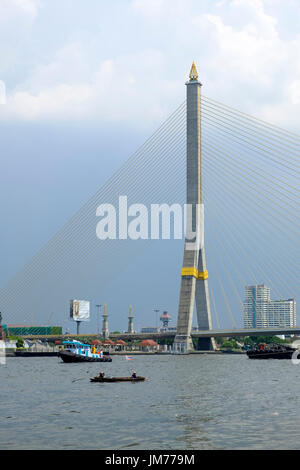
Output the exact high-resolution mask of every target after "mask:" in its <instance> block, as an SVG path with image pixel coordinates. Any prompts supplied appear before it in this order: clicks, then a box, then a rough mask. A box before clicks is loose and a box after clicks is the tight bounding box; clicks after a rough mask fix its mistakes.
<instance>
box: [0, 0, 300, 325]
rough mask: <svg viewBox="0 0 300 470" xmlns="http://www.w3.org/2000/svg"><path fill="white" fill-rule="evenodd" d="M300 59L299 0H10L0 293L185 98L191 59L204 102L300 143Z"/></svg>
mask: <svg viewBox="0 0 300 470" xmlns="http://www.w3.org/2000/svg"><path fill="white" fill-rule="evenodd" d="M299 51H300V1H299V0H216V1H215V0H151V2H150V1H148V0H131V1H130V0H128V1H127V0H114V1H113V2H106V1H102V0H88V1H86V2H83V1H81V0H64V1H63V2H62V1H61V0H0V57H1V63H0V80H1V81H2V86H1V87H0V91H1V90H2V93H1V96H0V103H2V104H0V126H1V130H2V132H1V134H2V137H1V141H0V159H1V174H0V197H1V201H3V203H2V204H1V208H0V217H1V221H2V223H1V233H0V241H1V243H0V255H1V259H2V263H1V264H2V269H1V271H0V285H1V286H4V285H5V284H6V282H7V281H8V280H9V279H10V278H11V277H12V276H13V275H14V274H15V273H16V272H18V271H19V270H20V269H21V268H22V266H23V265H24V264H25V263H26V262H27V261H28V260H30V258H31V257H32V256H33V255H34V254H35V253H36V251H37V250H39V249H40V248H41V247H42V246H43V245H44V244H45V243H46V242H47V241H48V240H49V239H50V238H51V236H52V235H53V234H54V233H56V231H57V230H59V228H60V227H61V226H62V225H63V224H64V223H65V222H66V221H67V220H68V219H69V218H70V217H71V216H72V215H73V213H74V212H76V210H77V209H78V208H79V207H80V206H81V205H83V204H84V203H85V201H86V200H87V199H88V198H89V197H90V196H91V195H92V194H93V193H94V192H95V191H96V190H97V189H98V188H99V187H100V186H101V185H102V184H103V183H105V181H106V180H107V178H109V177H110V176H111V174H113V173H114V171H116V170H117V169H118V168H119V166H120V165H121V164H122V163H124V162H125V161H126V159H127V158H128V156H129V155H130V154H132V153H133V152H134V151H135V150H136V148H138V147H139V146H140V145H141V144H142V143H143V142H144V140H145V139H146V138H147V137H148V136H149V135H151V134H152V133H153V131H154V130H155V129H156V128H157V127H159V125H160V123H161V122H162V121H163V120H165V119H166V118H167V117H168V115H169V114H170V113H171V112H173V111H174V110H175V109H176V108H177V106H178V105H179V104H180V103H182V102H183V100H184V99H185V87H184V83H185V81H186V80H187V78H188V73H189V69H190V66H191V63H192V61H193V60H195V62H196V65H197V68H198V72H199V78H200V80H201V82H202V84H203V88H202V91H203V93H204V94H205V95H206V96H209V97H211V98H214V99H216V100H220V101H221V102H224V103H227V104H229V105H231V106H234V107H237V108H238V109H240V110H242V111H244V112H247V113H250V114H252V115H254V116H257V117H259V118H260V119H264V120H266V121H270V122H272V123H274V124H276V125H278V126H281V127H284V128H287V129H289V130H291V131H294V132H297V133H300V124H299V110H300V62H299ZM4 87H5V90H6V97H5V99H3V88H4ZM176 250H177V248H176ZM177 251H178V250H177ZM150 258H151V256H150ZM181 258H182V253H181V252H180V255H178V260H179V264H180V263H181ZM172 259H173V260H175V261H174V265H175V264H176V263H177V258H174V257H173V258H172ZM144 262H146V260H144ZM147 262H149V258H148V259H147ZM175 262H176V263H175ZM149 282H150V280H149ZM171 292H173V291H172V290H170V291H168V296H169V297H170V296H171ZM105 295H106V297H109V296H112V295H113V294H112V291H111V292H109V291H107V292H106V293H105ZM132 295H133V294H132ZM99 297H102V293H101V290H100V293H99ZM128 297H129V296H128ZM150 297H151V298H150ZM162 297H163V293H162V294H161V298H160V305H161V307H160V308H161V309H167V310H169V309H170V310H172V314H173V316H174V317H175V316H176V312H175V310H176V302H177V298H176V299H175V300H173V299H172V301H171V300H170V299H169V297H167V298H166V301H165V303H164V305H163V301H162ZM145 298H146V297H145ZM108 300H109V299H108ZM93 302H94V303H96V302H97V303H100V304H103V303H104V301H103V300H101V298H100V300H99V299H96V298H95V299H93ZM151 302H152V304H154V303H155V301H154V300H152V295H151V296H150V295H149V298H147V300H146V301H145V303H144V304H143V312H142V313H141V315H140V319H139V321H140V323H141V325H142V324H143V323H144V324H145V323H146V324H149V323H151V321H150V319H151V317H150V316H149V315H150V313H149V312H150V311H151V312H153V309H154V308H155V306H154V307H153V305H151ZM129 303H134V302H133V301H132V299H130V298H128V299H127V298H126V299H124V297H123V299H121V297H120V299H119V303H118V302H117V301H115V306H114V308H115V311H118V312H121V311H122V312H124V311H125V314H124V318H125V320H126V316H127V310H128V309H129V306H127V304H129ZM139 305H142V301H141V300H140V301H139ZM140 308H141V307H140ZM0 309H1V308H0ZM55 315H57V316H56V317H55V319H56V320H57V321H56V322H57V323H58V322H59V321H60V317H59V313H56V314H55ZM119 315H121V313H120V314H119V313H118V314H116V316H115V320H113V319H112V327H113V328H115V329H116V328H118V325H119ZM122 315H123V314H122ZM151 315H153V313H151ZM153 318H154V317H152V320H153ZM125 320H124V321H125ZM147 320H149V321H147ZM125 323H126V321H125ZM152 323H153V321H152ZM141 325H140V326H141ZM125 327H126V324H125V325H124V328H125Z"/></svg>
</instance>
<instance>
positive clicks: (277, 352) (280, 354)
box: [247, 343, 296, 359]
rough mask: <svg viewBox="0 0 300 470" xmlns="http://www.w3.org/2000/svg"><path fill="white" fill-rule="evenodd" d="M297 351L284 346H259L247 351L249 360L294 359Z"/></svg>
mask: <svg viewBox="0 0 300 470" xmlns="http://www.w3.org/2000/svg"><path fill="white" fill-rule="evenodd" d="M295 351H296V349H294V348H291V347H289V346H285V345H282V344H265V343H262V344H259V345H258V346H257V347H256V348H254V349H250V350H249V351H247V356H248V357H249V359H292V357H293V354H294V352H295Z"/></svg>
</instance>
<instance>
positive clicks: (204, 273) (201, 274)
mask: <svg viewBox="0 0 300 470" xmlns="http://www.w3.org/2000/svg"><path fill="white" fill-rule="evenodd" d="M198 279H208V271H202V272H200V271H198Z"/></svg>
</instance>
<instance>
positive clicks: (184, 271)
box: [181, 268, 208, 279]
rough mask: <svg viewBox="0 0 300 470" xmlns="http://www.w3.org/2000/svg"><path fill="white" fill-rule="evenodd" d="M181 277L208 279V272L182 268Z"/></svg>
mask: <svg viewBox="0 0 300 470" xmlns="http://www.w3.org/2000/svg"><path fill="white" fill-rule="evenodd" d="M181 276H193V277H195V278H196V279H208V271H202V272H200V271H198V270H197V269H196V268H182V270H181Z"/></svg>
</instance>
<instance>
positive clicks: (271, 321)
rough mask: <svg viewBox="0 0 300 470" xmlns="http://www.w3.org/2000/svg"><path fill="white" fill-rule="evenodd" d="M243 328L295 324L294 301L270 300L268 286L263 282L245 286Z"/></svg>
mask: <svg viewBox="0 0 300 470" xmlns="http://www.w3.org/2000/svg"><path fill="white" fill-rule="evenodd" d="M243 316H244V328H272V327H278V328H280V327H283V328H284V327H286V328H289V327H293V326H296V301H295V300H294V299H288V300H271V298H270V288H269V287H267V286H265V285H264V284H261V285H256V286H246V287H245V300H244V304H243Z"/></svg>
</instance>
